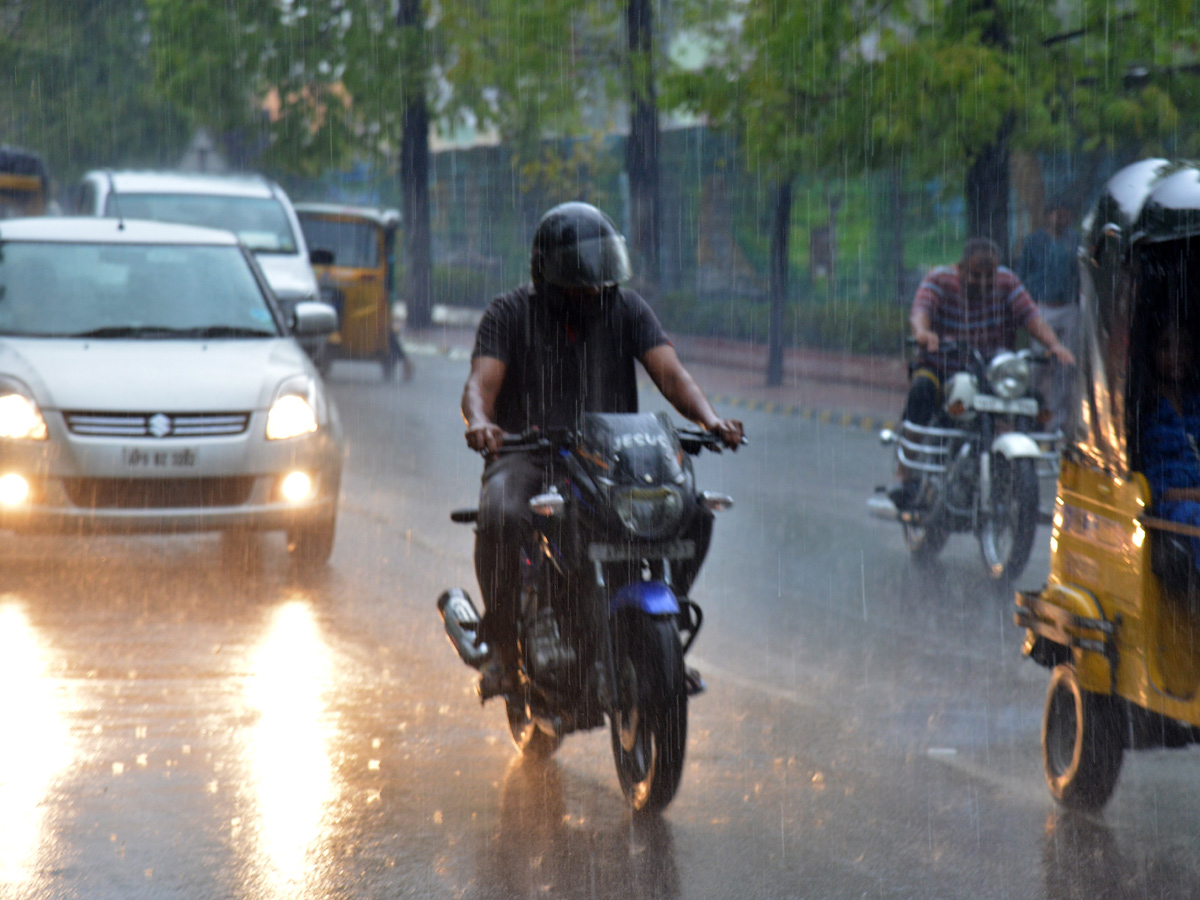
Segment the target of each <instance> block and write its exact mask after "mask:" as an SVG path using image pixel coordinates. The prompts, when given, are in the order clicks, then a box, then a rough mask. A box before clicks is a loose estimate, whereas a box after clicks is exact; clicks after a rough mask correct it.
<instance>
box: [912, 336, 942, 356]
mask: <svg viewBox="0 0 1200 900" xmlns="http://www.w3.org/2000/svg"><path fill="white" fill-rule="evenodd" d="M913 340H914V341H916V342H917V346H918V347H920V348H921V349H922V350H924V351H925V352H926V353H937V350H938V345H939V344H940V343H941V342H940V341H939V340H938V335H937V332H936V331H928V330H926V331H918V332H917V333H916V334H914V335H913Z"/></svg>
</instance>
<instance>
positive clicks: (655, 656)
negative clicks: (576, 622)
mask: <svg viewBox="0 0 1200 900" xmlns="http://www.w3.org/2000/svg"><path fill="white" fill-rule="evenodd" d="M613 627H614V635H613V638H614V649H615V653H614V659H615V662H616V670H617V690H618V696H619V702H618V706H619V709H618V710H617V711H615V712H614V713H613V714H612V715H611V716H610V717H609V719H610V727H611V731H612V748H613V757H614V759H615V761H616V765H617V778H618V780H619V781H620V783H621V791H622V792H623V793H624V794H625V798H626V799H627V800H628V801H629V804H630V806H632V807H633V809H634V811H635V812H642V813H655V812H660V811H662V810H663V809H665V808H666V807H667V805H668V804H669V803H670V802H671V800H672V799H674V797H675V793H676V791H678V790H679V782H680V780H681V779H682V777H683V759H684V752H685V749H686V746H687V703H688V696H687V683H686V681H685V677H684V667H683V649H682V646H681V644H680V641H679V631H678V629H677V628H676V627H675V623H674V622H673V621H672V620H670V619H662V618H651V617H650V616H648V615H645V614H643V613H630V614H626V615H623V616H622V617H621V618H619V619H618V620H617V621H616V622H615V623H614V626H613Z"/></svg>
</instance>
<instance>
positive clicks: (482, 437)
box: [466, 422, 504, 456]
mask: <svg viewBox="0 0 1200 900" xmlns="http://www.w3.org/2000/svg"><path fill="white" fill-rule="evenodd" d="M466 438H467V446H468V447H470V448H471V449H472V450H474V451H476V452H478V453H483V452H485V451H486V452H487V454H488V455H489V456H495V455H496V453H498V452H499V450H500V448H501V447H502V446H504V429H503V428H501V427H500V426H499V425H497V424H496V423H495V422H483V423H480V424H478V425H471V426H469V427H468V428H467V433H466Z"/></svg>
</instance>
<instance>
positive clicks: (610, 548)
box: [588, 541, 696, 562]
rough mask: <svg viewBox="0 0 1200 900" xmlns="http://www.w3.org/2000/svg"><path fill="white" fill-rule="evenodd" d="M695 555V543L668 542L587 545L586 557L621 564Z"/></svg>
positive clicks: (688, 557) (684, 557)
mask: <svg viewBox="0 0 1200 900" xmlns="http://www.w3.org/2000/svg"><path fill="white" fill-rule="evenodd" d="M695 555H696V543H695V541H668V542H666V543H663V544H589V545H588V556H589V557H591V558H592V559H593V560H594V561H596V562H622V561H624V560H629V559H691V558H692V557H693V556H695Z"/></svg>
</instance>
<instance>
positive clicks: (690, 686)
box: [683, 666, 708, 697]
mask: <svg viewBox="0 0 1200 900" xmlns="http://www.w3.org/2000/svg"><path fill="white" fill-rule="evenodd" d="M683 683H684V684H686V685H687V693H688V696H689V697H695V696H696V695H697V694H703V693H704V692H705V690H707V689H708V685H707V684H705V683H704V676H703V675H701V674H700V670H699V669H694V668H692V667H691V666H684V668H683Z"/></svg>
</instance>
